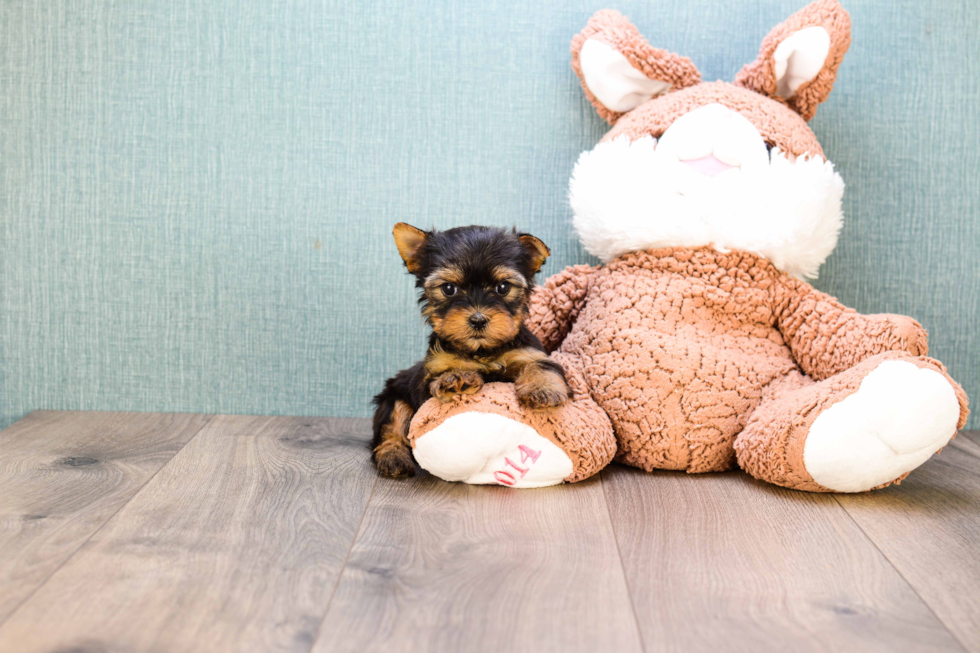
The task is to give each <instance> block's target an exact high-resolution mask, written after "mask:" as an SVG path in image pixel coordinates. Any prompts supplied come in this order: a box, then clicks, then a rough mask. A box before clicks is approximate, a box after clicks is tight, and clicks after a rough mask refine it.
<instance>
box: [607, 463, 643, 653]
mask: <svg viewBox="0 0 980 653" xmlns="http://www.w3.org/2000/svg"><path fill="white" fill-rule="evenodd" d="M604 471H605V470H602V471H600V472H599V485H600V486H601V487H602V502H603V504H605V506H606V520H607V521H608V522H609V530H610V531H611V532H612V536H613V542H615V543H616V554H617V555H618V556H619V569H620V571H622V572H623V584H624V585H626V598H628V599H629V602H630V610H632V612H633V623H635V624H636V636H637V637H638V638H639V640H640V650H641V651H643V652H644V653H646V650H647V646H646V643H645V642H644V641H643V629H642V628H641V627H640V616H639V615H638V614H636V602H635V601H633V589H632V587H631V586H630V581H629V578H628V577H627V575H626V567H625V564H624V562H623V549H622V547H621V546H620V545H619V537H618V536H617V535H616V527H615V525H613V521H612V513H611V511H610V510H609V497H608V495H607V494H606V479H605V478H603V472H604Z"/></svg>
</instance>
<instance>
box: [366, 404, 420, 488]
mask: <svg viewBox="0 0 980 653" xmlns="http://www.w3.org/2000/svg"><path fill="white" fill-rule="evenodd" d="M412 415H414V413H413V411H412V407H411V406H409V405H408V404H407V403H405V402H404V401H401V400H399V401H396V402H395V408H394V410H393V411H392V413H391V419H389V420H388V422H387V423H386V424H385V425H384V426H382V427H381V442H380V444H378V446H376V447H375V448H374V464H375V465H376V466H377V468H378V471H379V472H381V473H382V474H384V475H385V476H392V477H398V476H414V475H415V460H414V459H413V458H412V448H411V446H409V444H408V427H409V425H410V424H411V422H412Z"/></svg>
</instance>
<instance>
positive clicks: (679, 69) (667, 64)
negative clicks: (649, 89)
mask: <svg viewBox="0 0 980 653" xmlns="http://www.w3.org/2000/svg"><path fill="white" fill-rule="evenodd" d="M589 39H595V40H598V41H600V42H602V43H606V44H608V45H611V46H613V47H615V48H616V49H617V50H618V51H619V52H620V53H621V54H622V55H623V56H624V57H626V60H627V61H629V63H630V65H632V66H633V67H634V68H636V69H637V70H639V71H640V72H642V73H643V74H644V75H645V76H646V77H648V78H650V79H656V80H660V81H664V82H668V83H669V84H670V85H671V89H672V90H673V89H680V88H685V87H687V86H693V85H694V84H697V83H698V82H700V81H701V73H700V72H699V71H698V69H697V68H696V67H695V65H694V64H693V63H691V60H690V59H688V58H687V57H682V56H680V55H676V54H674V53H673V52H668V51H667V50H661V49H659V48H654V47H651V46H650V44H649V43H647V41H646V39H644V38H643V36H642V35H641V34H640V31H639V30H638V29H636V27H634V26H633V24H632V23H630V22H629V20H627V19H626V17H625V16H623V15H622V14H621V13H619V12H618V11H613V10H612V9H604V10H602V11H598V12H596V14H595V15H594V16H593V17H592V18H591V19H589V23H588V25H586V27H585V29H584V30H582V32H581V33H580V34H578V35H577V36H576V37H575V38H574V39H573V40H572V69H573V70H574V71H575V74H576V75H578V76H579V78H580V79H581V80H582V90H583V91H584V92H585V97H586V98H588V100H589V102H591V103H592V106H594V107H595V109H596V112H597V113H598V114H599V115H600V116H602V117H603V118H604V119H605V120H606V121H607V122H608V123H609V124H610V125H613V124H615V123H616V121H617V120H619V118H620V117H621V116H622V115H623V113H621V112H618V111H613V110H612V109H609V108H608V107H606V106H605V105H604V104H602V102H600V101H599V99H598V98H597V97H596V96H595V94H593V93H592V90H591V89H590V88H589V86H588V84H586V83H585V75H584V74H583V72H582V64H581V60H580V56H581V53H582V47H583V46H584V45H585V42H586V41H588V40H589Z"/></svg>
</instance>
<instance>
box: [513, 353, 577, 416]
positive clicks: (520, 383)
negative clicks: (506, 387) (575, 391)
mask: <svg viewBox="0 0 980 653" xmlns="http://www.w3.org/2000/svg"><path fill="white" fill-rule="evenodd" d="M538 353H539V354H540V353H541V352H538ZM514 392H515V393H516V394H517V400H518V401H520V402H521V403H523V404H527V405H529V406H532V407H534V408H555V407H557V406H561V405H562V404H564V403H565V402H566V401H568V398H569V394H570V392H569V389H568V385H567V384H566V383H565V380H564V379H563V378H562V377H561V375H559V374H558V373H557V372H555V371H554V370H549V369H542V368H541V367H539V366H538V365H533V364H526V365H524V367H523V368H522V369H521V373H520V374H519V375H518V377H517V380H516V381H515V382H514Z"/></svg>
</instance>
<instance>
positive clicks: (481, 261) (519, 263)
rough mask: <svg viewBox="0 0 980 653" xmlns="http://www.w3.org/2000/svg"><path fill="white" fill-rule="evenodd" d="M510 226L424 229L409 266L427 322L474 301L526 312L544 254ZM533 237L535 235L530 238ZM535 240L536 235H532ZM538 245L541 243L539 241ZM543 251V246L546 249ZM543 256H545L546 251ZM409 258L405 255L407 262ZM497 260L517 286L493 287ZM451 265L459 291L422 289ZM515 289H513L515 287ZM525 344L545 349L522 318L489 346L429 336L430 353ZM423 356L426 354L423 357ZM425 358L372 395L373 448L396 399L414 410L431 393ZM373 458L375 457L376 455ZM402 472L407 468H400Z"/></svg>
mask: <svg viewBox="0 0 980 653" xmlns="http://www.w3.org/2000/svg"><path fill="white" fill-rule="evenodd" d="M522 236H527V235H526V234H520V233H518V232H517V231H516V230H514V229H510V230H508V229H501V228H497V227H483V226H471V227H458V228H455V229H449V230H446V231H435V230H433V231H431V232H427V233H426V234H425V241H424V244H423V245H422V246H421V247H420V248H419V249H418V251H417V252H416V253H415V256H414V257H413V258H412V264H413V265H411V266H409V267H410V268H414V272H413V274H414V276H415V279H416V282H415V285H416V287H417V288H419V289H420V291H421V292H420V296H419V303H420V304H421V306H422V312H423V315H425V317H426V321H427V323H428V324H429V325H430V326H432V325H433V323H434V322H438V321H439V320H440V319H441V318H444V317H445V316H446V315H447V314H448V313H449V312H450V311H453V310H454V309H457V310H467V309H472V308H473V307H479V308H480V310H487V311H496V312H498V314H501V315H504V314H505V315H508V316H510V317H511V319H513V320H517V319H519V318H521V316H523V315H525V314H526V311H527V307H528V303H529V301H530V297H531V292H532V290H533V288H534V275H535V273H536V272H537V268H538V267H540V264H541V263H542V262H543V259H544V257H542V256H540V254H538V257H537V259H536V258H535V250H534V249H533V248H530V247H529V246H528V244H527V243H526V242H522V241H521V237H522ZM534 240H536V239H534ZM537 242H540V241H537ZM541 246H542V247H543V243H542V244H541ZM545 252H547V250H546V249H545ZM544 256H547V254H545V255H544ZM407 264H408V261H407V260H406V265H407ZM501 266H503V267H506V268H508V269H511V270H514V271H516V272H518V273H519V274H520V275H521V276H522V277H523V278H524V283H523V286H522V287H520V288H516V289H513V290H512V291H509V292H508V293H507V294H506V295H505V296H502V295H501V294H500V293H498V292H496V291H495V288H496V286H495V284H496V283H497V277H495V276H494V271H495V270H496V269H499V268H500V267H501ZM447 269H452V270H454V271H456V272H457V274H459V275H461V279H460V280H459V283H458V284H454V285H457V286H458V291H457V292H456V294H455V295H454V296H451V297H450V296H446V295H445V293H443V292H440V291H439V290H433V289H431V288H430V290H429V292H426V288H425V283H426V279H428V278H429V277H430V275H432V274H433V273H434V272H437V271H440V270H447ZM518 290H519V291H520V292H517V291H518ZM522 347H529V348H534V349H537V350H539V351H544V348H543V347H542V345H541V342H540V341H539V340H538V338H537V336H535V335H534V334H533V333H531V331H530V330H529V329H528V328H527V327H526V326H524V325H523V323H521V326H520V328H519V330H518V331H517V334H516V336H514V337H513V338H512V339H511V340H509V341H507V342H499V343H496V342H495V343H493V344H492V346H480V347H477V348H472V347H467V346H466V343H465V342H460V341H458V340H454V338H453V337H452V336H451V335H446V334H440V333H437V332H436V331H435V330H434V331H433V333H432V334H431V335H430V336H429V353H430V354H431V353H432V352H433V351H434V350H436V348H438V349H440V350H441V351H444V352H447V353H449V354H456V355H459V356H464V357H466V356H468V357H480V358H494V357H496V356H498V355H500V354H503V353H505V352H507V351H510V350H513V349H516V348H522ZM426 360H427V359H426ZM426 360H422V361H420V362H418V363H416V364H415V365H413V366H412V367H410V368H408V369H405V370H402V371H400V372H398V373H397V374H396V375H395V376H393V377H392V378H390V379H388V380H387V381H386V382H385V386H384V389H383V390H382V391H381V392H380V393H379V394H378V395H377V396H375V397H374V401H373V403H374V405H375V413H374V424H373V426H374V438H373V440H372V449H374V448H375V447H377V446H378V445H379V444H381V441H382V428H383V427H384V426H385V424H387V423H388V422H389V421H390V420H391V419H392V414H393V411H394V406H395V404H396V402H397V401H399V400H400V401H404V402H405V403H407V404H408V405H409V406H410V407H411V409H412V413H413V414H414V413H415V411H417V410H418V409H419V408H420V407H421V406H422V404H423V403H425V402H426V401H427V400H428V399H430V398H431V397H432V394H431V392H430V381H431V378H430V377H429V374H428V372H427V369H426ZM540 365H541V367H542V368H546V369H548V370H551V371H555V372H558V373H560V374H561V376H562V379H564V370H562V369H561V366H560V365H558V364H557V363H555V362H553V361H550V360H548V361H542V362H541V363H540ZM482 376H483V379H484V382H486V383H489V382H493V381H502V380H510V379H504V378H502V377H500V376H499V375H496V374H484V375H482ZM375 460H376V462H377V458H376V459H375ZM402 471H403V473H409V474H410V473H412V472H411V471H409V470H402Z"/></svg>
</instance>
